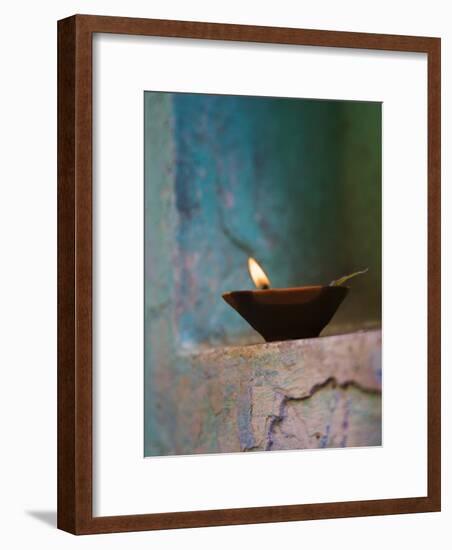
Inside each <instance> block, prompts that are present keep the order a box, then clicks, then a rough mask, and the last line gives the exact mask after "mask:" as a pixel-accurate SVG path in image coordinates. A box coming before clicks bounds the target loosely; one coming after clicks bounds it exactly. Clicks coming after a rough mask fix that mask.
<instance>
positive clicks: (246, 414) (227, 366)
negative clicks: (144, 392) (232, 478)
mask: <svg viewBox="0 0 452 550" xmlns="http://www.w3.org/2000/svg"><path fill="white" fill-rule="evenodd" d="M160 383H161V386H160V388H159V389H160V391H159V392H155V393H154V396H155V399H156V400H157V401H156V404H157V409H158V410H159V412H160V415H159V418H158V420H159V422H161V424H160V425H161V426H165V427H166V428H167V429H166V430H163V432H164V434H165V437H164V438H162V437H159V438H155V439H154V440H153V442H154V444H153V445H150V446H149V447H148V454H151V455H154V454H155V455H160V454H165V455H166V454H192V453H218V452H229V453H230V452H239V451H242V452H243V451H266V450H267V451H268V450H281V449H309V448H327V447H354V446H369V445H380V444H381V333H380V331H370V332H361V333H354V334H346V335H338V336H328V337H325V338H317V339H310V340H297V341H290V342H279V343H271V344H257V345H253V346H240V347H230V348H222V349H216V350H211V351H208V352H201V353H197V354H183V353H182V354H179V355H178V357H177V369H175V370H173V374H172V376H171V377H162V379H161V381H160Z"/></svg>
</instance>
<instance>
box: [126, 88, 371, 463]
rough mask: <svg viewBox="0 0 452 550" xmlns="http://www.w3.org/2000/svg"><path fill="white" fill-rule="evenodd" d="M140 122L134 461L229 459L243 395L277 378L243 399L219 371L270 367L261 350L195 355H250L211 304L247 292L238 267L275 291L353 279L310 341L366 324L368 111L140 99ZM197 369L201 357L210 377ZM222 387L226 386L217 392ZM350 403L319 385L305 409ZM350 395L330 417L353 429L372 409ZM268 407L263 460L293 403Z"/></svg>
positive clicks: (347, 106)
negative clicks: (280, 416) (140, 452)
mask: <svg viewBox="0 0 452 550" xmlns="http://www.w3.org/2000/svg"><path fill="white" fill-rule="evenodd" d="M144 115H145V121H144V122H145V129H144V130H145V150H144V157H145V184H144V192H145V216H144V222H145V227H144V231H145V238H144V240H145V242H144V248H145V250H144V259H145V268H144V277H145V288H144V297H145V323H144V347H145V349H144V361H145V366H144V369H145V373H144V377H145V380H144V383H145V389H144V396H145V402H144V408H145V412H144V415H145V418H144V432H145V433H144V448H145V454H146V455H159V454H163V455H165V454H174V453H177V452H184V453H192V452H217V451H219V450H221V449H223V448H224V449H226V450H234V449H235V450H240V448H242V447H243V448H246V447H247V445H248V443H246V442H247V441H251V440H252V439H254V440H257V439H258V438H259V437H261V436H260V435H259V433H258V432H257V431H254V430H252V431H250V430H249V425H248V423H247V421H246V418H247V416H246V414H247V413H246V403H247V401H246V399H247V392H248V391H250V392H251V390H249V388H252V392H254V394H253V395H257V394H258V393H259V392H260V391H263V389H265V388H266V387H267V385H266V384H267V382H266V381H270V379H271V376H270V371H271V370H274V371H280V370H281V365H280V364H279V363H278V358H277V356H276V355H274V356H272V359H271V361H270V359H269V361H270V362H269V363H268V364H267V366H266V367H265V369H264V370H267V371H268V372H267V374H266V375H265V377H264V378H265V380H264V381H263V382H262V384H261V385H260V386H259V385H252V384H251V385H250V384H249V383H248V382H247V378H246V373H245V371H243V370H242V366H240V365H239V366H238V367H236V366H234V365H235V363H236V362H237V357H236V354H237V353H239V352H238V351H237V350H241V349H245V350H248V349H254V352H253V353H255V354H256V355H257V356H259V354H260V352H259V349H265V350H267V351H266V352H265V353H266V354H267V355H268V354H270V355H271V354H272V353H273V352H272V350H273V349H274V348H266V347H265V346H258V347H257V348H240V347H235V348H228V350H227V351H218V352H217V351H214V352H207V355H205V356H204V350H206V349H207V350H208V349H212V348H217V347H219V346H241V345H242V344H251V343H259V342H261V341H262V339H261V337H260V336H259V335H258V334H257V333H256V332H255V331H254V330H252V329H251V327H250V326H249V325H248V324H247V323H246V322H245V321H244V320H243V319H242V318H241V317H240V316H239V315H238V314H237V313H236V312H235V311H233V310H232V309H231V308H230V307H229V306H228V305H227V304H226V303H225V302H224V301H223V300H222V298H221V294H222V292H225V291H228V290H237V289H244V288H251V286H252V283H251V281H250V280H249V277H248V274H247V271H246V261H247V257H248V256H249V255H252V256H255V257H256V258H257V259H258V260H260V261H261V262H262V263H263V265H264V267H265V268H266V270H267V271H268V274H269V275H270V277H271V278H272V282H273V284H274V286H279V287H284V286H290V285H300V284H308V283H322V282H329V281H330V280H332V279H334V278H337V277H339V276H340V275H342V274H344V273H347V272H351V271H354V270H355V269H358V268H360V267H369V273H368V274H367V275H366V276H364V277H361V278H357V279H356V280H355V281H353V283H352V285H351V286H352V288H351V292H350V293H349V295H348V296H347V298H346V300H345V301H344V303H343V304H342V306H341V307H340V308H339V310H338V312H337V314H336V315H335V316H334V317H333V319H332V321H331V323H330V325H328V326H327V327H326V329H325V330H324V332H323V334H324V335H325V334H335V333H338V332H351V331H355V330H359V329H363V328H376V327H378V326H379V323H380V304H381V299H380V298H381V296H380V294H381V247H380V239H381V104H378V103H372V102H338V101H316V100H303V101H294V100H293V99H289V98H286V99H284V98H279V99H276V98H259V99H256V98H250V97H234V96H220V95H206V94H172V93H160V92H146V93H145V94H144ZM124 184H125V185H127V182H124ZM118 223H121V220H120V219H118ZM234 349H235V350H236V351H235V352H234V351H233V350H234ZM285 349H286V348H284V350H285ZM210 353H213V354H214V355H209V354H210ZM217 353H218V355H215V354H217ZM243 353H244V354H245V356H246V357H248V358H247V362H248V363H247V367H246V368H247V369H248V370H253V369H259V368H261V369H262V368H263V367H262V361H263V359H262V360H261V363H260V364H261V367H259V364H258V363H255V361H254V358H253V357H252V356H248V353H250V352H249V351H244V352H243ZM284 353H285V351H284ZM199 354H200V355H199ZM283 355H284V354H283ZM199 357H201V359H199ZM204 357H206V358H208V357H216V359H215V361H216V362H217V367H218V368H217V369H215V366H210V367H209V366H208V365H207V364H206V363H205V361H207V359H205V360H204V359H203V358H204ZM300 361H301V359H300ZM200 364H201V365H203V367H202V368H201V367H200V366H199V365H200ZM300 364H301V363H300ZM212 369H213V370H212ZM218 370H219V371H227V370H231V373H229V372H228V373H227V374H226V373H222V374H219V373H218V372H217V371H218ZM211 371H212V372H211ZM235 371H237V372H235ZM203 373H204V374H203ZM206 373H207V374H206ZM232 373H234V374H233V378H232V379H231V380H229V378H228V377H229V376H232ZM207 376H208V377H211V378H212V380H213V381H212V386H210V385H209V384H208V383H207V382H206V380H205V377H207ZM256 376H257V378H258V377H259V375H258V372H257V371H256ZM332 376H333V375H332ZM221 377H223V378H221ZM215 380H217V381H218V383H217V382H215ZM223 381H227V384H229V386H227V387H223V388H221V383H222V382H223ZM324 381H325V380H322V381H320V382H319V383H320V384H323V383H324ZM276 383H277V384H280V383H282V382H281V381H275V384H276ZM237 384H239V385H240V388H242V389H240V388H238V387H237ZM244 388H248V389H247V390H246V391H245V389H244ZM354 389H356V391H360V392H361V390H359V389H357V388H353V387H351V386H350V387H344V388H342V389H341V388H339V389H334V388H332V387H330V386H328V385H327V386H325V387H324V388H322V390H321V391H319V392H316V393H315V395H313V396H312V398H309V406H310V407H314V405H316V407H317V408H319V407H320V406H324V407H326V406H327V405H326V404H327V403H329V399H330V397H331V398H332V399H333V400H334V399H336V398H335V397H334V395H336V396H337V400H338V410H339V409H340V410H344V411H345V410H346V405H345V404H346V403H347V399H348V397H347V396H348V395H349V394H352V393H353V392H354ZM266 391H267V390H266ZM221 392H223V394H222V396H221V399H220V397H219V399H220V402H222V403H223V404H222V409H221V411H220V412H218V413H215V414H212V409H211V408H210V409H209V406H208V400H214V397H213V396H215V395H217V394H220V393H221ZM268 392H270V390H268ZM361 393H362V392H361ZM269 395H273V393H269ZM360 395H361V394H360ZM197 396H198V397H197ZM332 396H333V397H332ZM263 397H266V398H267V397H268V396H267V394H266V393H265V392H264V393H263ZM364 397H365V401H363V400H361V405H362V407H361V408H359V407H358V406H356V407H355V408H353V409H350V410H351V412H347V413H345V412H344V415H345V414H347V415H352V416H353V415H355V417H356V418H358V414H359V415H360V416H361V417H362V418H363V419H364V420H365V421H367V420H366V414H367V412H366V409H365V406H364V405H365V403H368V407H369V414H370V412H371V410H373V409H372V407H374V405H373V403H374V402H376V401H377V400H378V398H377V399H375V396H374V395H371V394H365V396H364ZM196 399H198V402H196V403H195V404H196V407H195V406H194V404H193V407H192V408H191V404H192V402H193V401H196ZM237 399H238V401H237ZM311 399H312V400H311ZM239 402H240V403H242V406H241V407H238V403H239ZM353 402H356V403H357V402H358V401H357V400H356V399H354V400H353ZM253 403H254V404H253V406H254V407H256V408H258V406H259V405H256V403H255V401H253ZM311 403H312V405H311ZM321 404H323V405H321ZM342 404H344V406H342ZM267 405H268V399H267V402H266V406H267ZM282 406H283V408H284V410H286V413H287V414H286V416H287V420H284V421H280V422H279V424H278V422H276V421H275V422H274V430H275V434H273V436H272V437H273V443H272V448H276V447H277V446H278V447H280V446H282V445H283V442H282V440H281V434H279V435H278V434H276V431H277V430H278V429H281V430H283V432H281V433H289V431H290V430H291V429H292V428H290V430H289V424H291V423H292V421H290V422H289V418H292V416H294V415H296V414H300V413H299V412H296V411H298V409H300V408H301V409H302V410H305V409H306V407H307V406H308V402H305V403H299V402H298V401H297V400H296V399H293V400H292V399H291V398H290V397H288V398H287V399H286V400H285V401H283V403H282ZM184 407H185V409H184ZM275 407H276V408H275V410H276V409H277V400H276V401H275ZM341 407H342V408H341ZM317 408H316V409H315V410H317ZM215 410H217V409H215ZM228 410H230V411H231V412H230V413H228V412H227V411H228ZM312 410H313V411H314V408H313V409H312ZM239 413H240V414H239ZM228 414H230V415H232V416H231V417H229V416H228ZM262 414H264V413H262ZM272 414H273V413H272ZM303 414H304V413H303ZM313 414H314V413H313ZM234 415H235V416H234ZM274 416H276V413H274ZM294 417H295V416H294ZM253 421H255V422H257V417H253ZM223 423H224V425H223ZM228 423H229V424H228ZM234 423H235V425H234ZM343 423H344V424H345V425H347V420H346V419H345V420H344V421H343ZM196 425H199V426H200V428H199V429H200V430H201V432H202V433H200V434H199V435H196V429H195V426H196ZM353 425H354V426H355V425H356V426H358V424H356V423H354V424H353ZM278 426H279V427H278ZM237 427H238V428H237ZM237 429H239V436H240V437H239V439H238V440H234V437H233V433H235V432H237ZM209 430H211V431H209ZM234 430H235V432H234ZM309 430H311V428H309ZM315 430H316V431H319V430H320V428H319V430H317V428H315ZM350 433H351V432H350ZM350 433H349V436H348V439H347V442H350V441H351V440H352V439H350V438H351V437H352V436H351V435H350ZM240 434H241V435H240ZM277 435H278V437H277ZM296 437H298V438H302V435H301V434H298V435H296ZM303 437H305V436H303ZM353 437H355V436H353ZM289 439H290V437H289V436H287V440H289ZM336 439H337V440H338V441H339V440H341V439H340V436H337V437H336V436H335V438H334V441H336ZM361 440H362V439H361ZM237 441H238V443H237ZM241 441H244V442H245V443H244V444H243V445H242V443H241ZM303 441H304V440H303ZM319 441H321V442H324V441H326V440H325V439H321V438H320V440H319ZM332 441H333V439H332V438H331V437H330V438H329V439H328V438H327V442H326V443H325V444H326V445H328V444H331V442H332ZM313 442H315V441H313ZM328 442H329V443H328ZM334 444H336V443H334ZM347 444H348V443H347ZM253 445H255V444H254V443H252V442H251V443H250V444H249V445H248V446H249V447H250V448H251V447H253ZM259 448H260V447H259Z"/></svg>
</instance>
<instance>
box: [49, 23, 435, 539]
mask: <svg viewBox="0 0 452 550" xmlns="http://www.w3.org/2000/svg"><path fill="white" fill-rule="evenodd" d="M95 32H98V33H114V34H130V35H148V36H165V37H180V38H197V39H208V40H233V41H245V42H265V43H275V44H298V45H312V46H330V47H341V48H361V49H375V50H388V51H389V50H391V51H403V52H423V53H426V54H427V55H428V496H426V497H418V498H400V499H386V500H369V501H358V502H334V503H322V504H303V505H293V506H292V505H291V506H269V507H260V508H237V509H227V510H209V511H195V512H176V513H161V514H144V515H127V516H114V517H93V515H92V350H91V345H92V36H93V33H95ZM440 50H441V46H440V39H439V38H427V37H413V36H398V35H381V34H362V33H351V32H336V31H319V30H302V29H290V28H275V27H255V26H244V25H228V24H217V23H197V22H185V21H167V20H153V19H131V18H121V17H103V16H90V15H75V16H73V17H69V18H67V19H63V20H61V21H59V22H58V527H59V528H60V529H63V530H65V531H68V532H70V533H74V534H90V533H111V532H120V531H139V530H150V529H173V528H183V527H202V526H214V525H234V524H249V523H264V522H276V521H297V520H308V519H326V518H339V517H355V516H371V515H386V514H406V513H415V512H434V511H439V510H440V507H441V473H440V471H441V463H440V460H441V439H440V437H441V402H440V397H441V393H440V392H441V378H440V376H441V372H440V338H441V334H440V282H441V279H440V109H441V103H440V95H441V92H440V89H441V86H440V55H441V54H440ZM401 206H402V205H401Z"/></svg>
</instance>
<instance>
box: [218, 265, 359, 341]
mask: <svg viewBox="0 0 452 550" xmlns="http://www.w3.org/2000/svg"><path fill="white" fill-rule="evenodd" d="M248 270H249V273H250V276H251V279H252V281H253V283H254V284H255V286H256V289H257V290H236V291H233V292H226V293H225V294H223V299H224V300H225V301H226V302H227V303H228V304H229V305H230V306H231V307H232V308H234V309H235V310H236V311H237V312H238V313H239V314H240V315H241V316H242V317H243V318H244V319H245V320H246V321H247V322H248V323H249V324H250V325H251V326H252V327H253V328H254V329H255V330H257V332H259V334H261V336H263V338H264V339H265V340H266V341H267V342H274V341H279V340H294V339H298V338H314V337H316V336H318V335H319V334H320V332H321V331H322V330H323V329H324V328H325V327H326V325H327V324H328V323H329V322H330V320H331V318H332V317H333V315H334V314H335V313H336V311H337V309H338V307H339V306H340V305H341V303H342V301H343V300H344V298H345V296H346V295H347V293H348V290H349V289H348V287H345V286H342V285H343V284H344V283H345V282H346V281H347V280H348V279H350V278H352V277H354V276H355V275H358V274H361V273H365V272H366V271H367V269H366V270H364V271H357V272H355V273H352V274H351V275H346V276H344V277H341V278H340V279H338V280H336V281H332V282H331V283H330V284H329V285H326V286H325V285H312V286H300V287H294V288H271V285H270V280H269V278H268V277H267V275H266V274H265V272H264V270H263V269H262V267H261V266H260V265H259V264H258V263H257V261H256V260H255V259H254V258H249V259H248Z"/></svg>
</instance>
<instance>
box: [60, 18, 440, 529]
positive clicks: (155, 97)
mask: <svg viewBox="0 0 452 550" xmlns="http://www.w3.org/2000/svg"><path fill="white" fill-rule="evenodd" d="M440 282H441V281H440V39H439V38H427V37H413V36H395V35H380V34H362V33H350V32H335V31H319V30H302V29H289V28H271V27H253V26H241V25H228V24H213V23H195V22H183V21H166V20H151V19H130V18H121V17H101V16H87V15H76V16H73V17H70V18H67V19H64V20H61V21H59V22H58V325H59V333H58V526H59V528H60V529H63V530H65V531H68V532H70V533H74V534H91V533H107V532H120V531H137V530H148V529H169V528H182V527H201V526H214V525H232V524H245V523H258V522H275V521H296V520H304V519H320V518H338V517H350V516H369V515H382V514H402V513H415V512H432V511H438V510H440V506H441V497H440V481H441V476H440V445H441V443H440V409H441V406H440Z"/></svg>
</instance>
